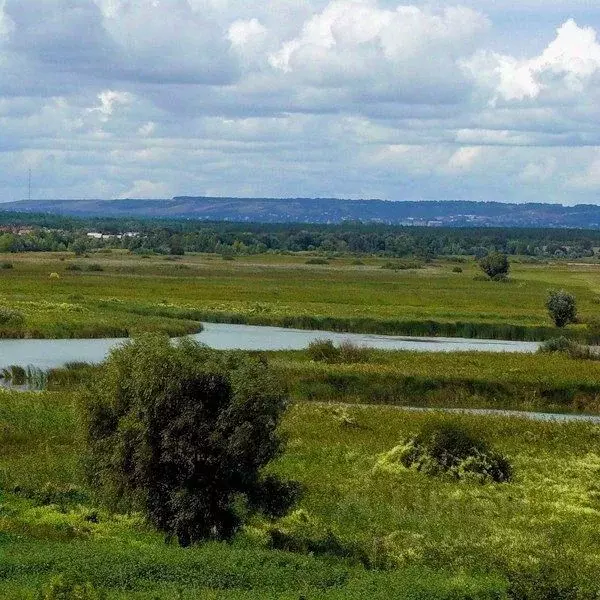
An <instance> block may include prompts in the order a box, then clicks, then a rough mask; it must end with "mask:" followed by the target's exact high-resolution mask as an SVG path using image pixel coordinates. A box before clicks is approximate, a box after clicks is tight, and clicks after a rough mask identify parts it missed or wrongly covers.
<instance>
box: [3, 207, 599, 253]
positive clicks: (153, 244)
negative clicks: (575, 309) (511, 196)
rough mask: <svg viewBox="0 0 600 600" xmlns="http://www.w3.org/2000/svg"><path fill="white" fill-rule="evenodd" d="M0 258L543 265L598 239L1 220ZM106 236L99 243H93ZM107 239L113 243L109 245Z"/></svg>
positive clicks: (526, 232)
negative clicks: (199, 255)
mask: <svg viewBox="0 0 600 600" xmlns="http://www.w3.org/2000/svg"><path fill="white" fill-rule="evenodd" d="M0 228H1V229H2V231H1V232H0V252H23V251H64V250H71V251H74V252H76V253H82V252H86V251H88V250H93V249H98V248H123V249H128V250H131V251H133V252H140V253H144V252H147V253H152V252H154V253H160V254H183V253H185V252H211V253H218V254H232V255H233V254H261V253H265V252H306V251H308V252H317V253H350V254H371V255H378V256H390V257H410V256H414V257H420V258H425V259H427V258H434V257H436V256H476V257H480V256H484V255H485V254H487V253H489V252H493V251H496V252H502V253H504V254H508V255H522V256H531V257H545V258H550V257H552V258H554V257H558V258H582V257H592V256H594V255H595V251H596V249H597V248H598V247H599V246H600V231H594V230H579V229H535V228H527V229H526V228H442V227H402V226H391V225H380V224H362V223H355V222H346V223H344V224H342V225H318V224H302V225H298V224H256V223H230V222H218V223H217V222H215V223H207V222H205V221H195V220H177V219H172V220H168V219H147V220H139V219H130V218H127V219H114V218H105V219H103V218H77V217H68V216H61V215H49V214H29V213H8V212H7V213H0ZM90 232H95V233H101V234H104V235H105V237H103V238H101V239H98V238H94V237H90V236H88V233H90ZM106 236H108V237H106Z"/></svg>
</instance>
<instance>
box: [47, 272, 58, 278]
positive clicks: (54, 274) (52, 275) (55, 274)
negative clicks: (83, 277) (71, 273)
mask: <svg viewBox="0 0 600 600" xmlns="http://www.w3.org/2000/svg"><path fill="white" fill-rule="evenodd" d="M49 277H50V279H60V275H59V274H58V273H50V275H49Z"/></svg>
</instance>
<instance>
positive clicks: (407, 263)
mask: <svg viewBox="0 0 600 600" xmlns="http://www.w3.org/2000/svg"><path fill="white" fill-rule="evenodd" d="M381 268H382V269H391V270H392V271H406V270H408V269H422V268H423V263H420V262H417V261H414V260H397V261H394V262H391V261H388V262H386V263H384V264H382V265H381Z"/></svg>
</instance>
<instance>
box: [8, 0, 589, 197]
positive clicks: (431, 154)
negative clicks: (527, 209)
mask: <svg viewBox="0 0 600 600" xmlns="http://www.w3.org/2000/svg"><path fill="white" fill-rule="evenodd" d="M507 24H510V27H509V25H507ZM515 24H516V25H517V26H516V27H515ZM598 31H600V6H599V7H598V8H595V7H591V6H590V3H589V0H588V1H587V2H586V0H552V1H550V2H548V1H544V2H542V0H522V1H521V2H517V1H516V0H498V1H497V2H494V3H481V2H476V1H475V0H458V3H457V4H455V3H449V2H445V1H443V0H442V1H440V2H425V1H424V0H414V1H413V0H406V2H402V1H398V0H278V2H277V7H276V9H274V8H273V5H272V4H269V3H264V2H259V1H258V0H245V2H243V3H242V2H233V1H232V0H27V2H23V0H0V69H1V71H2V75H1V76H0V126H1V127H2V136H0V190H1V192H2V196H1V197H2V198H3V199H6V200H12V199H15V198H18V197H20V196H23V185H24V183H23V182H26V179H27V168H28V167H29V166H35V173H34V182H33V188H34V191H35V192H36V193H35V194H34V195H37V196H41V197H67V196H71V197H72V196H90V195H93V196H115V197H125V196H129V197H134V196H137V197H140V196H148V197H158V196H163V195H171V194H202V193H207V194H208V193H210V194H228V195H232V194H233V195H242V194H257V195H261V196H263V195H284V196H285V195H292V196H299V195H314V196H324V195H326V196H347V197H376V196H380V197H387V198H392V199H403V198H406V199H421V198H429V199H444V198H465V199H494V200H517V201H524V200H537V201H539V200H544V199H547V200H549V201H560V200H564V201H568V202H573V201H574V199H575V200H580V201H587V202H589V201H597V199H598V197H597V192H598V189H599V187H600V186H599V185H598V181H599V180H600V162H599V161H598V156H600V43H599V41H598V37H597V34H598Z"/></svg>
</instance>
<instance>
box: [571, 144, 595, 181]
mask: <svg viewBox="0 0 600 600" xmlns="http://www.w3.org/2000/svg"><path fill="white" fill-rule="evenodd" d="M569 185H570V186H571V187H573V188H576V189H577V188H579V189H584V190H588V189H589V190H596V191H599V190H600V151H597V152H596V156H595V157H594V158H593V159H592V161H591V162H590V163H589V165H588V166H587V168H586V169H585V171H584V172H583V173H578V174H576V175H574V176H573V177H571V179H570V180H569Z"/></svg>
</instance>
